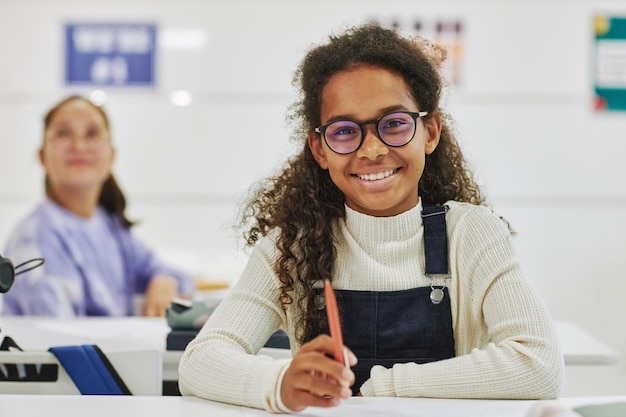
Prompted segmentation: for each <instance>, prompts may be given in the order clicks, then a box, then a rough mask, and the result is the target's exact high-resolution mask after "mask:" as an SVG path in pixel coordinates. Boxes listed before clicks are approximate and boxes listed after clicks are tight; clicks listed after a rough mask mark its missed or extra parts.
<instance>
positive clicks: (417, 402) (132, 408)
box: [0, 395, 626, 417]
mask: <svg viewBox="0 0 626 417" xmlns="http://www.w3.org/2000/svg"><path fill="white" fill-rule="evenodd" d="M625 401H626V396H618V397H589V398H585V397H582V398H570V399H562V400H559V403H560V404H563V405H565V406H568V407H573V406H579V405H585V404H599V403H609V402H625ZM537 403H538V402H537V401H528V400H526V401H525V400H462V399H455V400H453V399H433V398H369V397H352V398H350V399H348V400H346V401H344V402H343V403H342V404H341V405H339V406H338V407H333V408H315V407H309V408H307V409H306V410H304V411H302V412H300V413H295V415H298V416H306V417H353V416H354V417H371V416H372V417H373V416H385V417H391V416H393V417H409V416H410V417H527V416H528V412H529V410H530V409H531V407H536V406H537V405H538V404H537ZM0 415H1V416H20V417H40V416H41V415H46V416H52V417H56V416H63V417H84V416H85V415H88V416H89V417H110V416H113V415H123V416H130V415H149V416H150V417H176V416H181V417H195V416H202V417H207V416H219V417H270V416H276V414H271V413H268V412H266V411H263V410H259V409H254V408H247V407H238V406H234V405H230V404H223V403H218V402H214V401H208V400H203V399H200V398H195V397H149V396H92V395H0Z"/></svg>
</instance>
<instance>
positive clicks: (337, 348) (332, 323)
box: [324, 280, 348, 366]
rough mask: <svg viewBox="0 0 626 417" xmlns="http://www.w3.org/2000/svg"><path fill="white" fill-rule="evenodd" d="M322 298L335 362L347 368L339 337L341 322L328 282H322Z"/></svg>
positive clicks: (333, 293) (341, 337)
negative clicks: (324, 300) (324, 302)
mask: <svg viewBox="0 0 626 417" xmlns="http://www.w3.org/2000/svg"><path fill="white" fill-rule="evenodd" d="M324 298H325V299H326V314H327V315H328V327H329V328H330V337H332V339H333V344H334V350H333V355H334V356H335V360H336V361H337V362H340V363H342V364H344V365H345V366H348V362H347V360H346V352H345V351H344V349H343V336H342V335H341V322H340V321H339V307H337V299H336V298H335V290H333V287H332V285H331V284H330V281H329V280H324Z"/></svg>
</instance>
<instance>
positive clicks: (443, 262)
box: [311, 206, 455, 395]
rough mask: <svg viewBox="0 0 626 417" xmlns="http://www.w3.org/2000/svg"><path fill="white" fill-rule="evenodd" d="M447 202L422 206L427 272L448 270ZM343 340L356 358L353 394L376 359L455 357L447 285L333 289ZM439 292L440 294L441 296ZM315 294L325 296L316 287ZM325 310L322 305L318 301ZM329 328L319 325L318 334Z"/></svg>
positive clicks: (420, 360) (403, 360) (401, 360)
mask: <svg viewBox="0 0 626 417" xmlns="http://www.w3.org/2000/svg"><path fill="white" fill-rule="evenodd" d="M447 209H448V207H447V206H430V207H425V208H424V210H423V211H422V218H423V222H424V246H425V248H424V250H425V257H426V274H427V275H431V274H444V275H448V238H447V233H446V221H445V212H446V211H447ZM335 294H336V297H337V304H338V306H339V311H340V315H341V330H342V333H343V341H344V344H345V345H346V346H347V347H349V348H350V349H351V350H352V351H353V352H354V354H355V355H356V356H357V358H358V364H357V365H356V366H355V367H353V368H352V371H353V372H354V374H355V376H356V381H355V383H354V385H353V386H352V391H353V394H355V395H356V394H357V393H358V392H359V390H360V387H361V385H362V384H363V383H364V382H365V381H367V380H368V379H369V376H370V370H371V369H372V367H373V366H374V365H382V366H384V367H385V368H391V367H392V366H393V365H394V364H396V363H406V362H415V363H426V362H434V361H438V360H442V359H447V358H452V357H454V355H455V353H454V335H453V330H452V314H451V311H450V297H449V295H448V291H447V288H445V286H444V287H443V288H435V287H433V286H432V285H431V286H428V287H418V288H413V289H408V290H400V291H351V290H335ZM441 296H443V298H440V297H441ZM318 297H323V292H322V290H320V293H319V294H318ZM320 309H322V310H325V306H323V307H322V306H320ZM322 333H326V334H329V332H328V326H327V325H326V324H324V325H320V328H319V332H318V333H316V334H313V335H312V336H311V338H314V337H315V336H317V335H318V334H322Z"/></svg>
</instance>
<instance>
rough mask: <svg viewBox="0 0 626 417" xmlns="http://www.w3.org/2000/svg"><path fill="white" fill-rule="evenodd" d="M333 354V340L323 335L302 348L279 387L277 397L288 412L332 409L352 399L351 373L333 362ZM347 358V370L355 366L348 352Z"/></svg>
mask: <svg viewBox="0 0 626 417" xmlns="http://www.w3.org/2000/svg"><path fill="white" fill-rule="evenodd" d="M344 349H347V348H345V347H344ZM332 354H333V340H332V339H331V338H330V336H328V335H325V334H323V335H320V336H318V337H316V338H315V339H313V340H311V341H310V342H308V343H305V344H304V345H302V348H301V349H300V351H298V353H296V355H295V356H294V357H293V359H292V361H291V364H290V365H289V368H288V369H287V372H286V373H285V376H284V377H283V382H282V385H281V387H280V397H281V399H282V402H283V404H284V405H285V406H286V407H287V408H289V409H290V410H292V411H301V410H303V409H305V408H306V407H309V406H314V407H333V406H336V405H339V403H340V402H341V400H342V399H345V398H349V397H350V396H351V395H352V390H351V389H350V386H351V385H352V384H353V383H354V379H355V378H354V373H352V370H350V368H348V367H345V366H344V365H342V364H341V363H339V362H337V361H336V360H334V359H333V358H332ZM348 358H349V360H350V366H353V365H355V364H356V362H357V360H356V357H355V356H354V354H353V353H352V352H350V351H349V350H348Z"/></svg>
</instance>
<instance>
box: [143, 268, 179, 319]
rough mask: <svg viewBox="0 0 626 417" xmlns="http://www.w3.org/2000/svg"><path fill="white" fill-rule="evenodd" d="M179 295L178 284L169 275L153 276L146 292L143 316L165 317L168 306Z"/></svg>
mask: <svg viewBox="0 0 626 417" xmlns="http://www.w3.org/2000/svg"><path fill="white" fill-rule="evenodd" d="M177 295H178V284H177V282H176V280H175V279H174V278H172V277H169V276H156V277H154V278H152V280H151V281H150V283H149V284H148V288H146V293H145V294H144V301H143V308H142V310H141V315H142V316H147V317H164V316H165V311H166V310H167V307H168V306H169V305H170V303H171V302H172V300H173V299H174V297H176V296H177Z"/></svg>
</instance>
